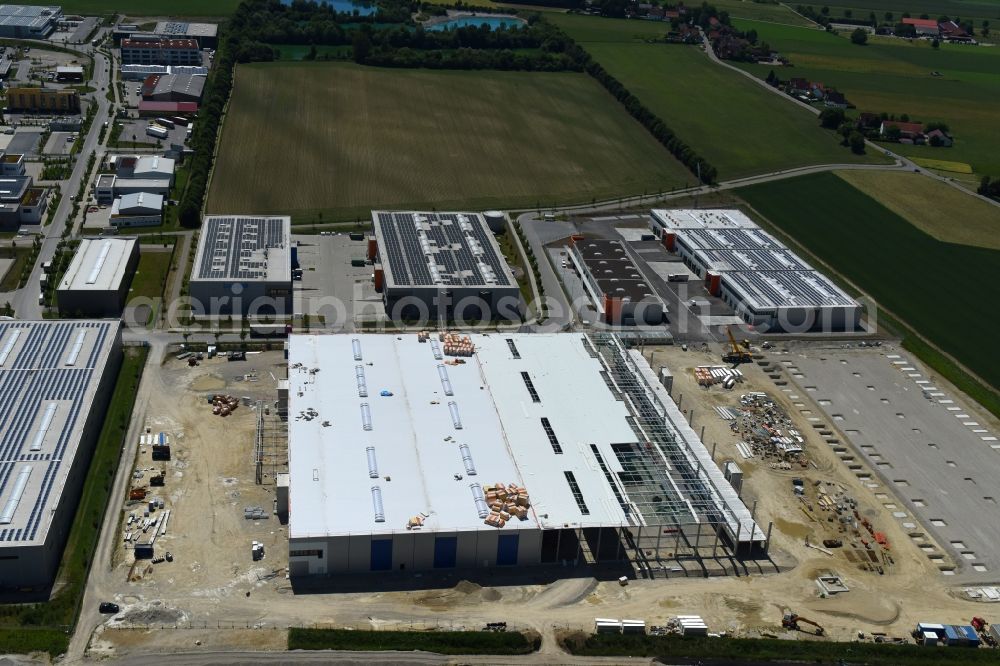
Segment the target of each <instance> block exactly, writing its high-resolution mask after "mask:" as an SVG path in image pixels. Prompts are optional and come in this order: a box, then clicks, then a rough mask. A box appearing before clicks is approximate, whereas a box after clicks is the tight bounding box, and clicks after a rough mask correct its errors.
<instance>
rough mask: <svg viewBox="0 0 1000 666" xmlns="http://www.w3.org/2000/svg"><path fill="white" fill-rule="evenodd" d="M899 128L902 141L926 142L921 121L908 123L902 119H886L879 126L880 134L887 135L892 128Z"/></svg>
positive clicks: (900, 140)
mask: <svg viewBox="0 0 1000 666" xmlns="http://www.w3.org/2000/svg"><path fill="white" fill-rule="evenodd" d="M893 128H895V129H898V130H899V142H900V143H915V144H922V143H924V126H923V125H921V124H920V123H907V122H903V121H901V120H884V121H882V126H881V127H879V135H881V136H882V137H885V136H886V135H887V134H888V132H889V130H890V129H893Z"/></svg>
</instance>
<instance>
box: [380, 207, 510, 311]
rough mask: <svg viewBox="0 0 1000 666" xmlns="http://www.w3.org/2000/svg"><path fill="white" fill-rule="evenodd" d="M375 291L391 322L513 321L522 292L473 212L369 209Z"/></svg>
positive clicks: (487, 229) (484, 224)
mask: <svg viewBox="0 0 1000 666" xmlns="http://www.w3.org/2000/svg"><path fill="white" fill-rule="evenodd" d="M372 224H373V226H374V229H375V237H374V239H373V240H372V241H370V242H369V248H368V259H370V260H372V261H374V262H375V266H374V268H375V271H374V274H375V288H376V290H379V291H381V292H382V294H383V297H384V300H385V306H386V313H387V314H388V315H389V317H390V318H391V319H393V320H396V321H398V320H401V319H418V320H419V319H427V318H432V319H433V318H445V319H449V320H466V321H469V320H480V319H491V320H517V319H519V318H520V312H521V307H520V297H521V296H520V289H519V288H518V285H517V281H516V280H515V279H514V275H513V273H511V270H510V267H508V266H507V262H506V261H505V260H504V258H503V253H502V252H501V251H500V246H499V245H498V244H497V241H496V239H495V238H494V237H493V232H492V231H491V230H490V227H489V225H488V223H487V221H486V219H485V218H484V217H483V215H481V214H479V213H431V212H416V211H381V210H376V211H372Z"/></svg>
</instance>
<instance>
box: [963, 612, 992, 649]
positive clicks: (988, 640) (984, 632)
mask: <svg viewBox="0 0 1000 666" xmlns="http://www.w3.org/2000/svg"><path fill="white" fill-rule="evenodd" d="M969 624H971V625H972V628H973V629H975V630H976V633H977V634H979V639H980V640H981V641H982V642H983V643H985V644H986V645H989V646H990V647H996V646H997V640H996V638H995V637H994V634H995V633H997V631H996V629H993V630H990V623H989V622H987V621H986V620H984V619H983V618H981V617H978V616H977V617H974V618H972V622H970V623H969Z"/></svg>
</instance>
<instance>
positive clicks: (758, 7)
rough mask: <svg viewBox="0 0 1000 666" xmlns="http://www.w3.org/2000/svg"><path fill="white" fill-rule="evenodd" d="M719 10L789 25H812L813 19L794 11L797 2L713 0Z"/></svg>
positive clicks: (712, 3)
mask: <svg viewBox="0 0 1000 666" xmlns="http://www.w3.org/2000/svg"><path fill="white" fill-rule="evenodd" d="M709 4H711V5H715V7H716V8H717V9H719V11H727V12H729V15H730V16H731V17H733V18H743V19H753V20H755V21H770V22H771V23H787V24H789V25H801V26H810V25H814V24H813V23H812V22H811V21H809V20H808V19H806V18H803V17H802V16H799V15H798V14H796V13H795V12H793V11H792V10H791V9H790V7H794V6H795V4H794V3H793V4H790V5H779V4H770V3H766V2H752V0H712V2H710V3H709Z"/></svg>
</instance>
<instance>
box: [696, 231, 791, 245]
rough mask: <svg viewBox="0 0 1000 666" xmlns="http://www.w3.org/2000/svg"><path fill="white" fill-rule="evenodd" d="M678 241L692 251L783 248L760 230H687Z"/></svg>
mask: <svg viewBox="0 0 1000 666" xmlns="http://www.w3.org/2000/svg"><path fill="white" fill-rule="evenodd" d="M678 240H679V241H681V242H683V243H684V245H685V246H687V247H689V248H691V249H692V250H773V249H782V250H783V249H785V246H784V245H782V244H781V243H779V242H778V241H777V240H775V239H774V238H773V237H771V236H770V235H769V234H767V233H765V232H764V231H762V230H760V229H688V230H684V231H682V232H679V233H678Z"/></svg>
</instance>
